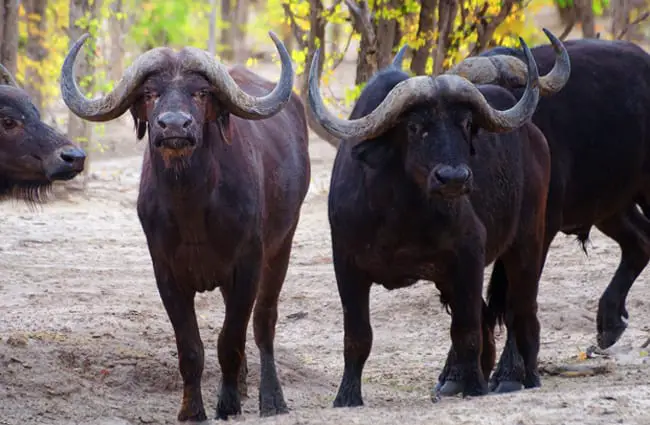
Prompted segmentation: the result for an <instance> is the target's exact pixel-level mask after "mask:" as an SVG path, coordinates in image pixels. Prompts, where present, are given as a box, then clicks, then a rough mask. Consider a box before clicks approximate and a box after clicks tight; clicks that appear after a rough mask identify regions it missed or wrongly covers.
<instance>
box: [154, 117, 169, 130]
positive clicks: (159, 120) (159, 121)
mask: <svg viewBox="0 0 650 425" xmlns="http://www.w3.org/2000/svg"><path fill="white" fill-rule="evenodd" d="M156 123H158V125H159V126H160V128H162V129H165V128H167V123H166V122H165V120H164V119H162V118H158V119H157V120H156Z"/></svg>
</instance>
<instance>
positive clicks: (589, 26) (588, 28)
mask: <svg viewBox="0 0 650 425" xmlns="http://www.w3.org/2000/svg"><path fill="white" fill-rule="evenodd" d="M576 5H577V6H578V16H579V17H580V23H581V24H582V37H583V38H596V22H595V19H594V9H593V1H592V0H576Z"/></svg>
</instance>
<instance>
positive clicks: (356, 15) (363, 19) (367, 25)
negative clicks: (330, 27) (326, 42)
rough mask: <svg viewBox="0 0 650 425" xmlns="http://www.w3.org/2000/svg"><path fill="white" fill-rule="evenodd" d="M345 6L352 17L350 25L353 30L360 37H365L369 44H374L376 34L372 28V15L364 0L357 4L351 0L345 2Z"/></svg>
mask: <svg viewBox="0 0 650 425" xmlns="http://www.w3.org/2000/svg"><path fill="white" fill-rule="evenodd" d="M345 4H346V5H347V7H348V9H350V15H352V18H353V19H352V21H353V22H352V25H353V26H354V29H355V30H356V31H357V32H358V33H360V34H361V35H362V36H364V37H366V38H367V39H368V41H369V42H370V44H374V43H375V39H376V34H375V30H374V28H373V27H372V13H371V12H370V8H369V7H368V2H366V0H361V1H359V4H356V2H354V1H352V0H345Z"/></svg>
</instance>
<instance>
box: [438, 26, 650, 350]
mask: <svg viewBox="0 0 650 425" xmlns="http://www.w3.org/2000/svg"><path fill="white" fill-rule="evenodd" d="M565 46H566V49H567V51H568V54H569V56H570V58H571V68H572V70H571V77H570V78H569V80H568V82H567V83H566V86H565V87H564V88H563V89H562V90H561V91H560V92H559V93H557V94H554V95H552V96H543V97H542V98H541V99H540V101H539V107H538V108H537V111H536V112H535V114H534V115H533V118H532V120H533V122H534V123H535V125H537V126H538V127H539V128H540V129H541V130H542V132H543V133H544V135H545V136H546V138H547V139H548V143H549V146H550V149H551V156H552V158H553V161H552V164H551V169H552V171H551V184H550V189H549V195H548V205H547V208H546V215H547V218H546V223H547V224H546V226H547V236H546V240H545V242H544V245H545V246H544V259H545V258H546V252H547V250H548V248H549V246H550V244H551V242H552V241H553V238H554V237H555V235H556V234H557V233H558V232H563V233H565V234H574V235H577V236H578V239H579V240H580V241H581V242H582V243H583V248H585V246H584V243H585V242H586V241H587V239H588V237H589V232H590V230H591V228H592V227H593V226H595V227H597V228H598V229H599V230H600V231H602V232H603V233H604V234H605V235H607V236H608V237H610V238H612V239H613V240H615V241H616V242H617V243H618V244H619V246H620V248H621V259H620V264H619V266H618V268H617V270H616V273H615V274H614V276H613V277H612V279H611V281H610V283H609V285H608V286H607V288H606V289H605V291H604V292H603V295H602V297H601V298H600V303H599V305H598V313H597V316H596V323H597V341H598V345H599V346H600V347H601V348H607V347H609V346H611V345H613V344H615V343H616V341H618V339H619V338H620V337H621V335H622V334H623V332H624V331H625V329H626V327H627V323H626V321H625V320H624V319H627V318H628V312H627V309H626V308H625V301H626V298H627V295H628V292H629V291H630V288H631V287H632V284H633V283H634V281H635V279H636V278H637V277H638V276H639V274H641V272H642V271H643V269H644V268H645V267H646V266H647V264H648V260H649V259H650V220H648V216H650V209H649V208H648V202H647V200H648V199H650V197H649V196H648V195H650V190H649V189H648V187H650V55H649V54H648V53H646V52H645V51H644V50H643V49H642V48H640V47H639V46H636V45H635V44H633V43H630V42H627V41H609V40H594V39H583V40H570V41H567V42H566V43H565ZM531 50H532V52H533V56H534V57H535V60H536V61H537V63H538V64H539V67H540V72H545V71H547V70H549V69H551V67H552V66H553V48H552V46H549V45H541V46H537V47H534V48H533V49H531ZM521 59H523V56H522V52H521V51H519V50H517V49H510V48H504V47H499V48H495V49H492V50H490V51H488V52H485V53H483V54H482V56H479V57H474V58H468V59H467V60H465V61H463V62H462V63H461V64H459V65H458V66H456V67H455V68H453V69H452V70H450V72H452V73H455V74H458V75H462V76H465V77H466V78H468V79H470V80H471V81H474V82H476V83H482V84H487V83H492V84H499V85H502V86H504V87H506V88H508V89H509V90H510V91H511V92H512V93H513V94H514V95H515V96H516V97H518V96H520V95H521V93H522V90H523V85H522V83H524V82H525V78H526V70H525V66H524V63H523V62H521ZM542 94H544V93H542ZM635 202H638V203H639V204H640V205H641V207H642V208H643V210H644V213H645V214H644V213H642V212H640V211H639V210H638V209H637V207H636V205H635ZM585 252H586V248H585ZM542 264H544V263H542ZM492 279H494V280H501V281H503V282H504V283H503V284H504V285H508V282H507V281H508V279H507V276H505V274H504V272H503V268H502V267H501V264H500V263H498V262H497V263H496V264H495V267H494V272H493V274H492Z"/></svg>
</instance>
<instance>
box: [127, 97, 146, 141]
mask: <svg viewBox="0 0 650 425" xmlns="http://www.w3.org/2000/svg"><path fill="white" fill-rule="evenodd" d="M143 109H144V108H143V105H142V102H140V101H138V102H137V103H134V104H133V106H131V108H130V109H129V111H130V112H131V116H132V117H133V124H134V125H135V133H136V135H137V137H138V140H142V138H143V137H144V135H145V134H147V120H146V119H143V114H142V112H143Z"/></svg>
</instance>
